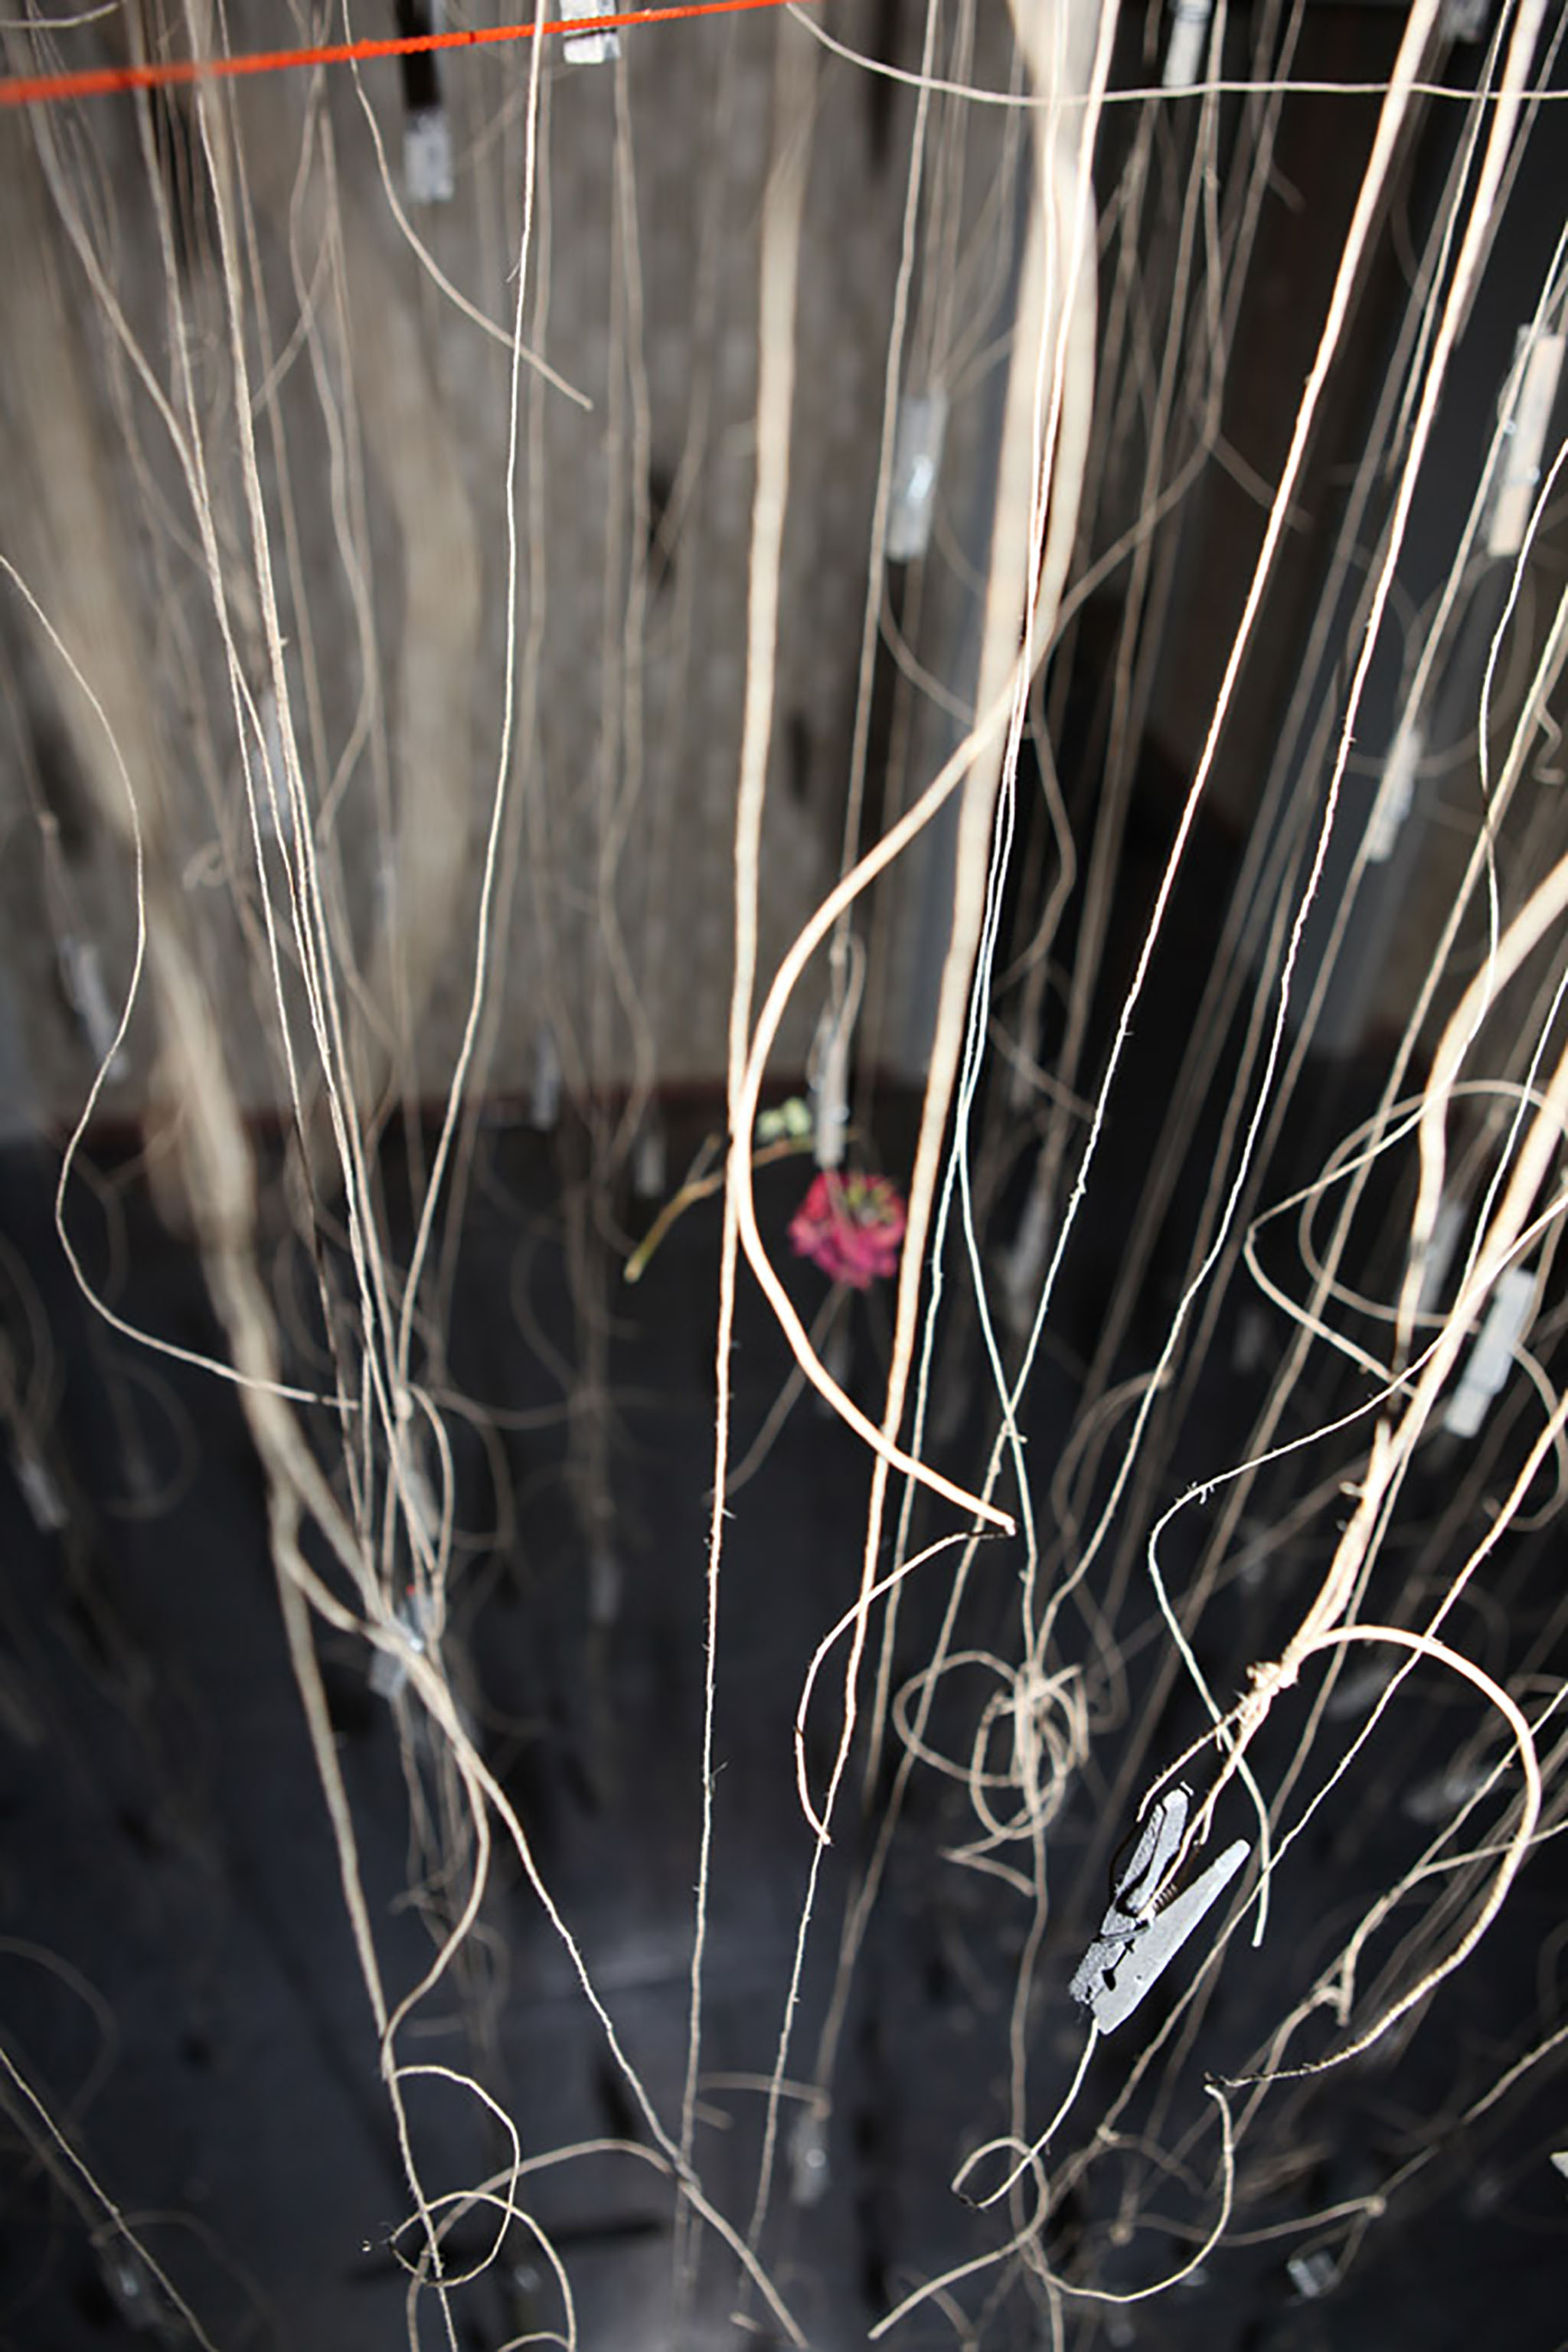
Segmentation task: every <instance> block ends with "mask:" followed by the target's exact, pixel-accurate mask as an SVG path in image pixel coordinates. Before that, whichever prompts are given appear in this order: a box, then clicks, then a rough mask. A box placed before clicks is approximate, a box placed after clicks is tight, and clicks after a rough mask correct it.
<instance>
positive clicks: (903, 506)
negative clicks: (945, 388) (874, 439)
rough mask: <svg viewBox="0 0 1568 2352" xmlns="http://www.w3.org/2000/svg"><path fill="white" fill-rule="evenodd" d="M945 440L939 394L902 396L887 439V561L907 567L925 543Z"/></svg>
mask: <svg viewBox="0 0 1568 2352" xmlns="http://www.w3.org/2000/svg"><path fill="white" fill-rule="evenodd" d="M946 439H947V394H946V393H945V392H906V393H905V394H903V395H902V396H901V398H900V402H899V416H898V424H897V426H896V428H895V431H894V436H893V471H892V478H891V481H890V483H889V488H890V491H891V497H890V499H889V505H888V539H887V550H888V561H889V563H913V562H916V561H917V560H918V559H919V558H920V557H921V556H922V555H923V554H924V553H925V551H926V549H927V548H928V547H929V546H930V545H931V518H932V516H933V515H934V513H935V511H936V484H937V477H938V475H939V474H940V473H941V471H942V445H943V443H944V442H945V441H946Z"/></svg>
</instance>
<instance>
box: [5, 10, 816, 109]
mask: <svg viewBox="0 0 1568 2352" xmlns="http://www.w3.org/2000/svg"><path fill="white" fill-rule="evenodd" d="M783 6H784V0H684V5H680V6H678V7H668V8H633V9H628V10H626V12H625V13H624V14H623V15H620V16H563V17H558V18H556V19H554V20H553V21H552V22H551V23H550V24H547V25H538V26H536V25H534V24H532V23H531V22H530V23H529V24H526V25H491V26H479V27H478V28H476V29H475V30H473V31H471V32H464V33H410V34H406V35H404V36H402V37H399V38H397V39H395V40H384V41H331V42H327V43H325V44H323V45H322V46H321V47H318V48H308V49H253V50H250V51H248V52H247V53H246V54H245V55H243V56H240V57H230V58H221V57H220V58H164V59H163V61H162V62H161V63H159V64H157V65H142V66H89V67H86V68H82V69H81V70H79V71H78V72H75V73H54V74H13V75H12V76H11V78H10V79H9V80H6V81H0V106H58V105H59V104H61V103H62V102H63V101H64V100H67V99H74V98H104V97H107V96H109V95H110V94H111V93H112V92H114V91H117V90H125V89H174V88H178V87H179V86H181V85H182V84H188V83H191V82H198V81H237V80H238V79H240V77H241V76H242V75H245V74H264V73H288V72H291V71H294V70H296V69H297V68H300V67H301V66H341V65H347V64H349V63H350V62H351V60H353V59H354V58H359V59H361V60H363V59H365V58H412V57H417V56H418V55H419V54H420V53H421V51H423V50H426V49H479V48H488V47H491V46H492V45H493V44H495V43H497V42H500V41H531V40H532V38H533V37H534V34H535V33H536V32H538V33H542V34H544V35H546V36H549V35H552V34H555V33H607V32H611V31H613V30H615V29H616V28H617V27H619V26H626V25H672V24H676V23H679V21H680V20H681V19H682V18H685V17H688V16H735V15H737V14H739V13H740V12H741V11H742V10H748V9H752V8H781V7H783Z"/></svg>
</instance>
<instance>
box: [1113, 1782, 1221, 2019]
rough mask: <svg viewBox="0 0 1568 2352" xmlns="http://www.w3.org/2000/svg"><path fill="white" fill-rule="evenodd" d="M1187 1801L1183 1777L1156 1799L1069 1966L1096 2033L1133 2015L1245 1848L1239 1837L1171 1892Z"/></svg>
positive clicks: (1212, 1903) (1188, 1792) (1190, 1799)
mask: <svg viewBox="0 0 1568 2352" xmlns="http://www.w3.org/2000/svg"><path fill="white" fill-rule="evenodd" d="M1192 1803H1193V1792H1192V1790H1190V1789H1189V1788H1188V1787H1187V1786H1186V1785H1185V1783H1184V1782H1178V1783H1177V1785H1176V1786H1175V1787H1174V1788H1173V1789H1167V1790H1165V1791H1164V1792H1163V1795H1162V1796H1160V1797H1158V1798H1156V1800H1155V1801H1154V1804H1153V1807H1152V1811H1150V1814H1149V1818H1148V1820H1147V1821H1146V1822H1144V1824H1143V1827H1142V1831H1141V1832H1140V1833H1139V1837H1138V1843H1137V1844H1136V1845H1135V1846H1134V1847H1133V1849H1132V1853H1131V1860H1130V1861H1128V1862H1127V1863H1126V1864H1123V1865H1122V1867H1121V1869H1120V1870H1119V1871H1118V1873H1117V1874H1116V1880H1115V1884H1114V1886H1113V1888H1112V1892H1111V1897H1110V1906H1109V1908H1108V1909H1107V1911H1106V1914H1105V1916H1104V1918H1103V1919H1102V1920H1101V1921H1100V1933H1099V1935H1098V1936H1097V1937H1095V1939H1094V1941H1093V1943H1092V1944H1090V1946H1089V1949H1088V1951H1087V1952H1086V1953H1085V1954H1084V1956H1083V1958H1082V1959H1081V1960H1080V1961H1079V1965H1078V1968H1077V1969H1076V1971H1075V1972H1074V1975H1073V1979H1072V1982H1071V1984H1070V1985H1069V1987H1068V1990H1069V1991H1070V1992H1071V1994H1072V1997H1073V1999H1074V2000H1077V2001H1081V2002H1082V2004H1083V2006H1084V2007H1085V2008H1086V2009H1087V2010H1089V2012H1090V2013H1091V2015H1092V2016H1093V2018H1094V2021H1095V2022H1096V2024H1097V2025H1098V2026H1099V2028H1100V2032H1102V2033H1110V2032H1114V2030H1115V2028H1116V2027H1117V2026H1119V2025H1121V2024H1122V2023H1124V2021H1126V2020H1127V2019H1128V2018H1130V2017H1131V2014H1132V2012H1133V2011H1134V2010H1135V2009H1136V2008H1137V2007H1138V2004H1139V2002H1140V2001H1141V2000H1142V1998H1143V1996H1144V1994H1145V1993H1146V1992H1147V1991H1148V1990H1150V1988H1151V1986H1152V1985H1154V1984H1156V1983H1157V1982H1158V1981H1159V1979H1160V1978H1161V1977H1163V1975H1164V1973H1165V1970H1166V1969H1168V1968H1169V1967H1170V1965H1171V1962H1172V1961H1173V1959H1174V1958H1175V1957H1176V1954H1177V1953H1178V1952H1179V1951H1180V1950H1181V1948H1182V1946H1183V1945H1184V1943H1185V1942H1186V1941H1187V1938H1188V1937H1190V1936H1191V1935H1192V1934H1193V1932H1194V1929H1195V1928H1196V1927H1197V1926H1198V1923H1199V1922H1200V1920H1202V1919H1203V1918H1204V1917H1205V1915H1206V1914H1207V1913H1208V1912H1209V1911H1211V1910H1212V1909H1213V1907H1214V1906H1215V1903H1217V1902H1218V1900H1219V1898H1220V1896H1221V1895H1223V1894H1224V1892H1225V1890H1226V1887H1227V1886H1228V1885H1230V1882H1231V1880H1232V1879H1233V1878H1234V1877H1235V1876H1236V1874H1237V1871H1238V1870H1239V1869H1240V1868H1241V1865H1242V1864H1243V1863H1244V1862H1245V1861H1246V1860H1247V1855H1248V1853H1250V1852H1251V1848H1250V1846H1249V1845H1248V1843H1247V1840H1246V1839H1245V1838H1237V1840H1236V1842H1235V1843H1234V1844H1232V1845H1227V1846H1226V1849H1225V1852H1224V1853H1222V1854H1219V1855H1218V1856H1217V1857H1216V1858H1215V1861H1213V1862H1211V1863H1210V1864H1209V1866H1208V1868H1207V1869H1206V1870H1205V1872H1204V1874H1203V1875H1202V1876H1201V1877H1200V1878H1194V1880H1193V1882H1192V1884H1191V1885H1189V1886H1186V1887H1184V1888H1183V1890H1182V1892H1181V1893H1180V1894H1176V1893H1175V1892H1174V1891H1173V1890H1174V1887H1175V1884H1176V1874H1177V1871H1178V1869H1179V1866H1180V1863H1181V1859H1182V1849H1183V1844H1184V1839H1185V1836H1186V1829H1187V1817H1188V1815H1189V1814H1190V1812H1191V1811H1192Z"/></svg>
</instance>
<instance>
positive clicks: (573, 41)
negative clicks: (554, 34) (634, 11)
mask: <svg viewBox="0 0 1568 2352" xmlns="http://www.w3.org/2000/svg"><path fill="white" fill-rule="evenodd" d="M572 14H573V15H574V16H619V14H620V8H619V5H618V0H575V5H574V8H573V10H572ZM561 54H562V56H563V58H565V60H566V62H567V64H568V65H569V66H613V65H614V64H615V62H616V58H618V57H619V56H620V54H621V36H620V30H619V28H618V26H614V25H612V26H611V27H610V28H609V30H608V31H607V32H604V33H568V34H567V36H566V38H565V39H564V40H563V42H562V44H561Z"/></svg>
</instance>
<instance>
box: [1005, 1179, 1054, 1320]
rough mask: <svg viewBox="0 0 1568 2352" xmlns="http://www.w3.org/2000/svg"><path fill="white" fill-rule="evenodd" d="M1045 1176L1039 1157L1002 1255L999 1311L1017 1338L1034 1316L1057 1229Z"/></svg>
mask: <svg viewBox="0 0 1568 2352" xmlns="http://www.w3.org/2000/svg"><path fill="white" fill-rule="evenodd" d="M1044 1179H1045V1162H1044V1160H1040V1161H1038V1162H1037V1165H1036V1169H1035V1175H1034V1181H1033V1182H1032V1183H1031V1184H1030V1186H1029V1197H1028V1199H1027V1200H1026V1202H1025V1203H1024V1213H1023V1215H1022V1216H1021V1217H1020V1218H1019V1220H1018V1230H1017V1232H1016V1234H1014V1236H1013V1239H1012V1241H1011V1242H1010V1243H1009V1244H1008V1246H1007V1248H1006V1250H1005V1252H1004V1253H1003V1257H1002V1310H1003V1313H1004V1314H1005V1316H1006V1318H1007V1328H1008V1330H1009V1331H1011V1332H1012V1333H1013V1334H1014V1336H1015V1337H1019V1336H1020V1335H1021V1334H1022V1333H1024V1332H1026V1330H1027V1329H1028V1328H1029V1326H1030V1324H1031V1323H1032V1322H1033V1321H1034V1319H1035V1311H1036V1309H1037V1307H1038V1306H1039V1303H1040V1286H1041V1285H1042V1283H1043V1282H1044V1281H1045V1277H1046V1257H1047V1253H1048V1251H1049V1249H1050V1245H1051V1237H1052V1234H1054V1233H1055V1231H1056V1197H1055V1195H1054V1193H1053V1192H1052V1190H1051V1187H1050V1186H1049V1185H1048V1184H1047V1182H1046V1181H1044Z"/></svg>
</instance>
